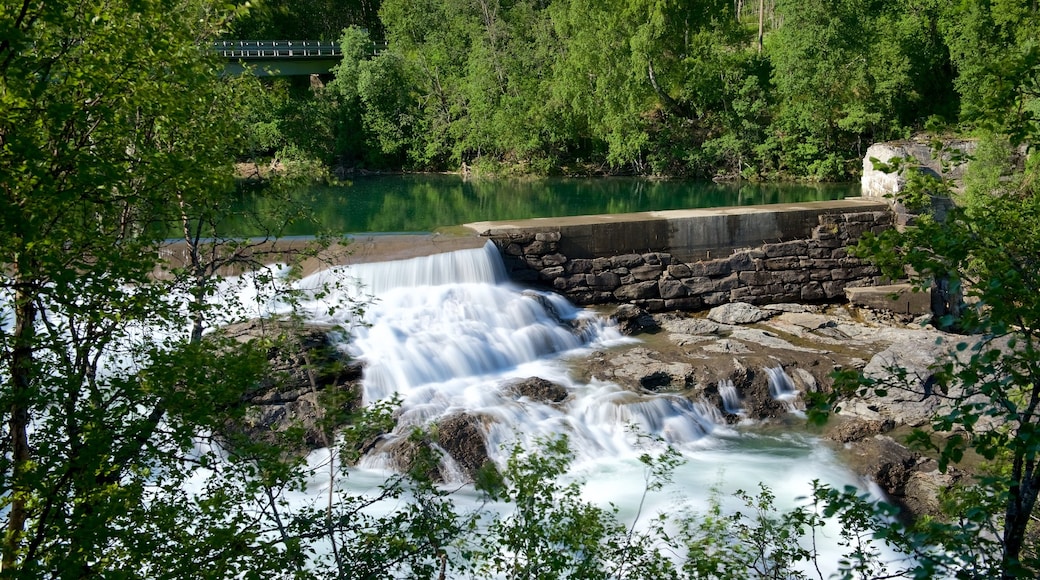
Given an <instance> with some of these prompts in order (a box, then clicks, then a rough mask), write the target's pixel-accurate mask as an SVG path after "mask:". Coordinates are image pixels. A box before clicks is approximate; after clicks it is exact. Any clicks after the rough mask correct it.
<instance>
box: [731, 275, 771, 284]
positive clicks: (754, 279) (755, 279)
mask: <svg viewBox="0 0 1040 580" xmlns="http://www.w3.org/2000/svg"><path fill="white" fill-rule="evenodd" d="M738 276H739V279H740V283H741V284H745V285H747V286H765V285H767V284H770V283H771V282H772V281H773V280H774V275H773V273H772V272H740V273H739V274H738Z"/></svg>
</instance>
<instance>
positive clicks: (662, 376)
mask: <svg viewBox="0 0 1040 580" xmlns="http://www.w3.org/2000/svg"><path fill="white" fill-rule="evenodd" d="M659 357H660V355H659V354H658V353H656V352H655V351H653V350H651V349H648V348H643V347H636V348H632V349H629V350H627V351H625V352H622V353H621V354H619V355H617V356H614V357H611V358H609V359H605V360H603V361H602V363H601V364H600V365H598V366H596V367H595V368H594V369H592V372H593V374H595V375H597V376H598V377H599V378H601V379H604V380H609V381H613V382H615V383H617V384H618V385H619V386H621V387H625V388H628V389H630V390H636V391H638V390H640V389H647V390H650V391H655V392H657V391H680V390H684V389H687V388H689V387H690V386H692V385H693V365H691V364H689V363H684V362H664V361H661V360H659Z"/></svg>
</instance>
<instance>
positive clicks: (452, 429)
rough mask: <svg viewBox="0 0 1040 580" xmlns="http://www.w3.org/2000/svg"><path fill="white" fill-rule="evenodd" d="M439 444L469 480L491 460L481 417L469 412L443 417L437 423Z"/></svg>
mask: <svg viewBox="0 0 1040 580" xmlns="http://www.w3.org/2000/svg"><path fill="white" fill-rule="evenodd" d="M437 444H438V445H440V446H441V448H442V449H444V451H445V452H446V453H447V454H448V455H450V456H451V458H452V459H453V460H454V461H455V464H456V465H458V467H459V469H460V470H461V471H462V473H463V475H464V476H465V477H466V480H467V481H473V480H474V479H475V478H476V475H477V471H479V470H480V468H481V467H483V466H484V464H485V463H487V462H488V461H490V458H489V457H488V453H487V442H486V437H485V435H484V430H483V428H482V426H481V424H480V419H479V418H478V417H475V416H473V415H470V414H468V413H459V414H457V415H451V416H449V417H447V418H445V419H443V420H442V421H441V422H440V423H439V424H438V425H437Z"/></svg>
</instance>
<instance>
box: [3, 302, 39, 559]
mask: <svg viewBox="0 0 1040 580" xmlns="http://www.w3.org/2000/svg"><path fill="white" fill-rule="evenodd" d="M15 300H16V303H15V328H14V334H13V336H12V343H13V349H12V351H11V377H10V379H9V380H10V386H11V407H10V418H9V419H8V429H9V431H10V434H11V481H10V486H11V492H10V493H11V507H10V511H9V512H8V516H7V529H6V537H5V539H4V546H3V561H2V564H0V570H2V572H3V575H4V576H7V575H8V574H9V573H10V572H11V571H12V570H14V569H15V568H16V567H17V564H18V554H19V552H21V548H22V539H23V536H24V534H25V522H26V520H28V505H27V503H28V502H27V500H28V497H27V495H28V493H29V489H28V488H27V487H26V485H25V478H26V470H27V468H28V467H29V462H30V459H31V454H30V450H29V434H28V426H29V405H30V397H31V393H32V390H31V389H32V379H33V374H34V371H33V367H34V366H35V361H34V352H33V351H34V346H33V341H34V338H35V337H34V334H35V333H34V327H35V324H36V315H37V312H36V306H35V304H34V303H33V297H32V296H30V295H27V293H26V292H25V290H24V289H20V290H19V291H18V293H17V296H16V298H15Z"/></svg>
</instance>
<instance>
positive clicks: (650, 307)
mask: <svg viewBox="0 0 1040 580" xmlns="http://www.w3.org/2000/svg"><path fill="white" fill-rule="evenodd" d="M635 303H636V304H638V305H640V306H642V307H643V309H644V310H646V311H647V312H663V311H664V310H665V301H664V300H661V299H660V298H651V299H649V300H636V301H635Z"/></svg>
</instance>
